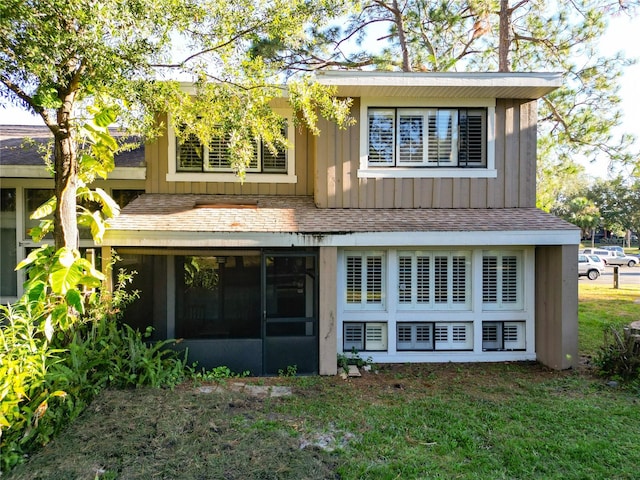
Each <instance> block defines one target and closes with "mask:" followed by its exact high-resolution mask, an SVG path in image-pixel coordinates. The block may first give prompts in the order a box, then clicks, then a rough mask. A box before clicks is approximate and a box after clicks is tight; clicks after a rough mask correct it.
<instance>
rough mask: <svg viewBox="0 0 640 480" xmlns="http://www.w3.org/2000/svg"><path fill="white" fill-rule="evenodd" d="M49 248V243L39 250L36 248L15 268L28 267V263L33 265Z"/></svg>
mask: <svg viewBox="0 0 640 480" xmlns="http://www.w3.org/2000/svg"><path fill="white" fill-rule="evenodd" d="M48 248H49V245H43V246H41V247H40V248H38V249H37V250H34V251H33V252H31V253H30V254H29V255H27V258H25V259H24V260H22V261H21V262H20V263H18V266H17V267H16V268H15V269H16V270H20V269H22V268H24V267H26V266H27V265H31V264H32V263H35V262H36V261H38V260H39V259H40V257H41V256H42V255H43V254H44V252H45V250H47V249H48Z"/></svg>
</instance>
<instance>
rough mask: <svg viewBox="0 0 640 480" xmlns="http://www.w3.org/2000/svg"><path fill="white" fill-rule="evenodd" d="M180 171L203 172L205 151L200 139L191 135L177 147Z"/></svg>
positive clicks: (178, 168)
mask: <svg viewBox="0 0 640 480" xmlns="http://www.w3.org/2000/svg"><path fill="white" fill-rule="evenodd" d="M176 150H177V151H176V157H177V165H176V167H177V170H178V171H198V172H200V171H202V159H203V149H202V144H201V143H200V140H198V137H196V136H195V135H193V134H191V135H189V136H188V137H187V138H185V139H184V141H183V142H178V143H177V145H176Z"/></svg>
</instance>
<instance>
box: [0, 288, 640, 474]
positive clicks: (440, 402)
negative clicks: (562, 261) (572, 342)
mask: <svg viewBox="0 0 640 480" xmlns="http://www.w3.org/2000/svg"><path fill="white" fill-rule="evenodd" d="M580 296H581V303H580V349H581V353H583V354H588V355H593V354H594V353H595V352H596V351H597V349H598V347H599V345H600V344H601V342H602V338H603V333H602V332H603V328H604V326H605V325H607V324H624V323H628V322H629V321H630V320H631V319H638V318H640V303H634V301H636V300H638V299H640V288H635V289H631V288H627V289H624V288H623V289H621V290H619V291H614V290H613V289H611V288H609V287H603V286H595V285H590V284H587V283H586V282H580ZM235 381H236V380H228V381H227V382H226V383H225V384H224V385H225V388H224V389H222V391H221V392H216V393H202V392H201V391H200V390H199V388H198V387H199V386H198V385H194V384H191V383H188V384H184V385H182V386H181V387H179V388H177V389H175V390H173V391H169V390H158V389H138V390H126V391H122V390H109V391H105V392H103V393H102V394H101V395H100V397H99V398H98V399H96V401H95V402H94V403H93V404H92V405H91V406H90V407H89V409H88V410H87V411H86V412H85V413H84V414H83V415H82V416H81V417H80V418H79V419H78V420H77V421H76V422H74V423H73V424H72V425H70V426H69V428H68V430H67V431H66V432H65V433H63V435H61V436H60V437H59V438H58V439H56V440H55V441H53V442H52V443H51V444H49V445H48V446H47V447H45V448H44V449H43V450H42V451H41V452H39V453H38V454H36V455H34V456H33V457H32V458H31V459H30V460H29V462H28V463H26V464H24V465H22V466H20V467H18V468H16V469H15V470H14V471H13V472H11V474H9V475H7V476H6V477H3V478H6V479H11V480H15V479H47V480H49V479H90V480H94V479H96V478H101V479H116V478H118V479H155V478H157V479H438V478H442V479H453V478H456V479H502V478H504V479H637V478H638V477H639V473H638V465H640V448H638V445H640V428H639V427H638V425H640V396H638V392H629V391H625V390H623V389H619V388H611V387H609V386H607V385H605V383H604V382H603V381H602V380H600V379H597V378H594V377H593V376H591V375H590V373H589V371H588V370H583V369H580V370H579V371H571V372H555V371H551V370H548V369H546V368H544V367H542V366H540V365H538V364H536V363H517V364H513V363H501V364H498V363H496V364H434V365H432V364H423V365H393V366H384V367H382V368H381V369H380V371H379V373H377V374H375V373H365V374H364V376H363V377H362V378H355V379H348V380H342V379H340V378H338V377H297V378H268V379H265V378H260V379H242V380H238V381H242V382H246V383H254V384H264V385H269V384H276V385H288V386H291V388H292V390H293V395H292V396H290V397H283V398H261V397H254V396H250V395H247V394H246V393H242V392H234V391H233V390H232V388H231V387H232V384H233V382H235Z"/></svg>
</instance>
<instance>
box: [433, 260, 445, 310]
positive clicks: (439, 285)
mask: <svg viewBox="0 0 640 480" xmlns="http://www.w3.org/2000/svg"><path fill="white" fill-rule="evenodd" d="M433 265H434V282H433V283H434V286H433V290H434V302H435V303H447V301H448V300H449V295H448V293H449V289H448V286H449V282H448V270H449V258H448V257H441V256H436V257H434V259H433Z"/></svg>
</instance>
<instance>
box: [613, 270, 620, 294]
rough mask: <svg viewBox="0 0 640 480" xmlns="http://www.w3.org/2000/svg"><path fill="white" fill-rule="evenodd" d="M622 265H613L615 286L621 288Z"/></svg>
mask: <svg viewBox="0 0 640 480" xmlns="http://www.w3.org/2000/svg"><path fill="white" fill-rule="evenodd" d="M619 272H620V267H619V266H618V265H614V266H613V288H620V281H619V280H620V273H619Z"/></svg>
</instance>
